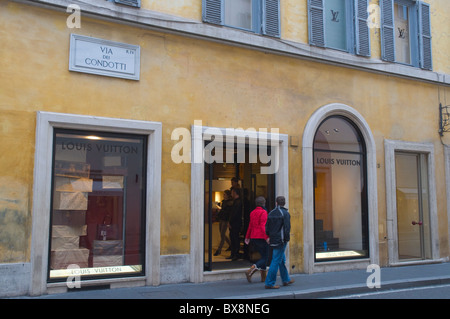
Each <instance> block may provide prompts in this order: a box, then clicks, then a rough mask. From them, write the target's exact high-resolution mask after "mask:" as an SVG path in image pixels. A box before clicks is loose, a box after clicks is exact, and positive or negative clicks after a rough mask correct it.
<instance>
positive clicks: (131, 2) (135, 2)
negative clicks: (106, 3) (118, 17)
mask: <svg viewBox="0 0 450 319" xmlns="http://www.w3.org/2000/svg"><path fill="white" fill-rule="evenodd" d="M114 3H118V4H124V5H127V6H131V7H137V8H140V7H141V0H114Z"/></svg>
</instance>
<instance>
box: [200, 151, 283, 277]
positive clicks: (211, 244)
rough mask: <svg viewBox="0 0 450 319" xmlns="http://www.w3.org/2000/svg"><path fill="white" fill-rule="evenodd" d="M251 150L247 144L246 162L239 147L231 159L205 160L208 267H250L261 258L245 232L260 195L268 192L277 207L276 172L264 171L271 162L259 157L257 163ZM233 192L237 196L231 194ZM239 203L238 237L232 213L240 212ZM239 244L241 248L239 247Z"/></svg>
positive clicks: (268, 205)
mask: <svg viewBox="0 0 450 319" xmlns="http://www.w3.org/2000/svg"><path fill="white" fill-rule="evenodd" d="M269 150H270V148H269ZM227 151H228V150H227ZM224 153H225V152H224ZM250 153H251V151H250V147H249V145H246V147H245V162H243V163H239V162H238V157H237V151H236V150H235V151H234V161H233V162H231V163H230V162H226V161H225V156H224V161H223V163H216V162H214V163H210V164H208V163H205V183H204V184H205V193H204V195H205V196H204V208H205V212H204V216H205V217H204V230H205V231H204V234H205V238H204V269H205V270H208V271H211V270H225V269H236V268H244V267H248V265H249V263H250V262H253V261H255V260H257V259H258V256H257V253H256V252H254V251H253V249H252V247H249V246H247V245H245V244H244V236H245V234H246V232H247V228H248V224H249V220H250V212H251V211H252V210H253V209H254V208H255V198H256V197H258V196H264V198H265V199H266V209H267V211H270V210H271V209H273V208H274V206H275V174H261V167H262V166H269V165H270V162H269V164H262V163H261V162H260V161H259V159H258V160H256V161H255V160H252V162H253V163H250V160H249V158H250ZM233 189H234V191H233ZM233 193H234V194H236V193H238V194H239V198H240V201H241V204H242V205H238V203H239V202H237V201H239V199H236V195H234V194H233ZM230 195H232V196H233V197H235V198H234V199H233V198H231V197H230ZM238 207H241V209H240V212H239V216H238V219H240V223H237V225H238V227H239V231H238V238H237V236H236V235H234V234H233V233H232V234H230V227H229V225H230V215H233V214H236V210H238ZM233 209H234V211H233ZM234 216H235V218H233V220H234V221H233V222H232V223H233V224H234V225H236V215H234ZM235 227H236V226H235ZM235 229H236V228H235ZM230 235H231V237H230ZM233 237H234V238H233ZM233 239H234V241H233ZM232 242H234V243H237V245H236V244H232ZM232 246H233V247H232ZM236 247H238V248H237V249H236ZM233 248H235V249H233ZM232 249H233V251H236V250H237V253H235V254H234V256H232V253H233V251H232Z"/></svg>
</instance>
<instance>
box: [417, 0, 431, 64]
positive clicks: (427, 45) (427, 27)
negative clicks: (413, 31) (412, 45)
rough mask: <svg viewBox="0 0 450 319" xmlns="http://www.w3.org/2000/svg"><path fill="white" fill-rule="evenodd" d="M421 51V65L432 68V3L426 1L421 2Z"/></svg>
mask: <svg viewBox="0 0 450 319" xmlns="http://www.w3.org/2000/svg"><path fill="white" fill-rule="evenodd" d="M419 52H420V53H419V54H420V67H421V68H422V69H426V70H432V68H433V64H432V56H431V22H430V5H429V4H427V3H424V2H419Z"/></svg>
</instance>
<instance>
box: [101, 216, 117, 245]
mask: <svg viewBox="0 0 450 319" xmlns="http://www.w3.org/2000/svg"><path fill="white" fill-rule="evenodd" d="M107 218H109V223H107ZM111 222H112V218H111V216H109V215H107V216H105V218H104V219H103V224H98V225H97V240H114V239H118V238H117V237H118V234H119V228H118V225H117V224H111Z"/></svg>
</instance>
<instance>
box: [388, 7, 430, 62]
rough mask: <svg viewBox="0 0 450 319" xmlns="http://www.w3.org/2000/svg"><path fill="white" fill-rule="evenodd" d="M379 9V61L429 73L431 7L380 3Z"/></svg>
mask: <svg viewBox="0 0 450 319" xmlns="http://www.w3.org/2000/svg"><path fill="white" fill-rule="evenodd" d="M380 7H381V12H382V16H381V22H382V25H381V48H382V59H383V60H385V61H388V62H397V63H403V64H407V65H412V66H415V67H421V68H423V69H427V70H431V69H432V56H431V24H430V5H429V4H427V3H424V2H422V1H411V0H382V1H380Z"/></svg>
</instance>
